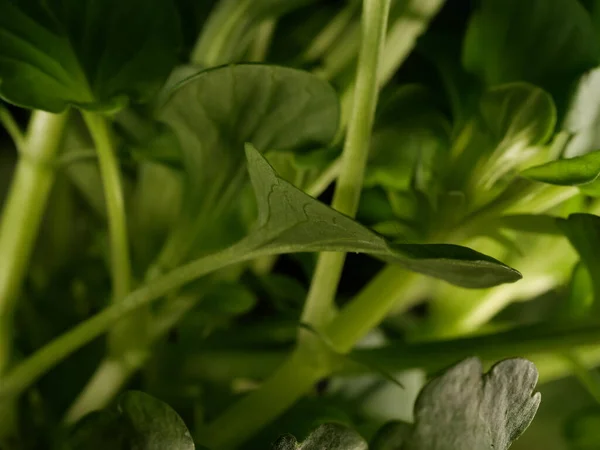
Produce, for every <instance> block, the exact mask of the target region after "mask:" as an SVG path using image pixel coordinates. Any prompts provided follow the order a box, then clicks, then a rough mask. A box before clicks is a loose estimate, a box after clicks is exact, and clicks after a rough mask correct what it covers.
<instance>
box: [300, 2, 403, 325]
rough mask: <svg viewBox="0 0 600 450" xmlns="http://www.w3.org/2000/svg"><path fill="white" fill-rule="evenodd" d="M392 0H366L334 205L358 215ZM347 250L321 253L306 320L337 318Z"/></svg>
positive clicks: (317, 322)
mask: <svg viewBox="0 0 600 450" xmlns="http://www.w3.org/2000/svg"><path fill="white" fill-rule="evenodd" d="M390 4H391V1H390V0H365V1H364V3H363V17H362V41H361V48H360V53H359V59H358V71H357V76H356V85H355V86H356V87H355V90H354V101H353V105H354V106H353V109H352V115H351V117H350V122H349V124H348V134H347V136H346V141H345V145H344V151H343V153H342V162H341V170H340V175H339V177H338V179H337V182H336V188H335V193H334V196H333V201H332V204H331V206H332V207H333V208H334V209H336V210H338V211H340V212H341V213H344V214H346V215H348V216H351V217H353V216H355V215H356V211H357V209H358V203H359V200H360V193H361V191H362V184H363V178H364V171H365V166H366V164H367V158H368V156H369V143H370V140H371V131H372V128H373V121H374V118H375V108H376V106H377V96H378V92H379V85H378V83H377V73H378V69H379V65H380V62H381V53H382V50H383V45H384V39H385V33H386V30H387V20H388V15H389V11H390ZM344 260H345V254H344V253H332V252H326V253H322V254H320V255H319V260H318V262H317V267H316V269H315V275H314V278H313V282H312V284H311V287H310V290H309V293H308V298H307V299H306V304H305V306H304V311H303V312H302V321H303V322H306V323H308V324H311V325H313V326H316V327H320V326H323V325H324V324H325V323H327V322H328V321H329V319H331V315H332V314H331V313H332V310H333V309H334V297H335V292H336V290H337V286H338V283H339V281H340V277H341V274H342V268H343V266H344Z"/></svg>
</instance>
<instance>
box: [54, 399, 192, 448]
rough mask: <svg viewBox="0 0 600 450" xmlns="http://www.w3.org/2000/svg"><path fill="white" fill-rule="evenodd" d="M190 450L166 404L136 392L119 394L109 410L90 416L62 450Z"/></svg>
mask: <svg viewBox="0 0 600 450" xmlns="http://www.w3.org/2000/svg"><path fill="white" fill-rule="evenodd" d="M107 448H110V449H114V450H130V449H133V448H139V449H144V450H162V449H169V450H194V448H195V447H194V441H193V439H192V437H191V435H190V432H189V431H188V429H187V427H186V426H185V423H184V422H183V420H182V419H181V417H179V415H177V413H176V412H175V411H174V410H173V409H172V408H171V407H170V406H169V405H167V404H166V403H164V402H162V401H160V400H158V399H156V398H154V397H152V396H150V395H148V394H144V393H143V392H138V391H128V392H126V393H124V394H123V395H121V397H120V398H119V401H118V402H117V405H116V407H115V408H113V409H109V410H106V411H101V412H96V413H92V414H91V415H90V416H88V417H86V418H84V419H83V420H82V421H81V422H80V423H79V424H78V425H77V426H76V429H75V431H74V432H73V434H72V435H71V437H70V439H69V441H68V443H67V445H66V446H65V450H79V449H81V450H94V449H98V450H100V449H107Z"/></svg>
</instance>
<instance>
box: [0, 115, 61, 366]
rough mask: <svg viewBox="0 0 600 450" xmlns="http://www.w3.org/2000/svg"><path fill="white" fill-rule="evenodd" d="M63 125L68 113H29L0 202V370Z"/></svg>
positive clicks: (6, 356)
mask: <svg viewBox="0 0 600 450" xmlns="http://www.w3.org/2000/svg"><path fill="white" fill-rule="evenodd" d="M66 123H67V113H63V114H50V113H47V112H42V111H36V112H34V113H33V114H32V117H31V122H30V124H29V129H28V130H27V135H26V137H25V139H24V142H23V144H22V145H23V148H22V149H21V156H20V158H19V162H18V164H17V168H16V170H15V172H14V175H13V180H12V184H11V187H10V191H9V193H8V196H7V199H6V203H5V204H4V209H3V212H2V218H1V223H0V374H2V373H3V372H4V371H5V370H6V366H7V365H8V363H9V360H10V354H11V348H12V328H13V314H14V309H15V306H16V301H17V297H18V296H19V291H20V289H21V286H22V284H23V280H24V278H25V276H26V272H27V267H28V264H29V258H30V256H31V253H32V251H33V247H34V245H35V241H36V238H37V235H38V232H39V227H40V224H41V221H42V218H43V215H44V210H45V209H46V204H47V200H48V195H49V193H50V190H51V188H52V185H53V183H54V177H55V171H54V168H53V166H54V159H55V156H56V153H57V152H58V149H59V147H60V144H61V142H62V136H63V132H64V129H65V126H66Z"/></svg>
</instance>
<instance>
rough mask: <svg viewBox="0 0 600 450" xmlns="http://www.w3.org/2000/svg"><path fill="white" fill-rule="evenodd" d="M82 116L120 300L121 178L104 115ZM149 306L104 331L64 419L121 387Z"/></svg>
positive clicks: (125, 287)
mask: <svg viewBox="0 0 600 450" xmlns="http://www.w3.org/2000/svg"><path fill="white" fill-rule="evenodd" d="M83 117H84V120H85V122H86V124H87V126H88V129H89V131H90V135H91V136H92V139H93V141H94V144H95V146H96V153H97V155H98V162H99V163H100V174H101V176H102V184H103V187H104V198H105V202H106V211H107V216H108V231H109V241H110V261H111V264H110V269H111V278H112V285H113V292H112V301H113V303H119V302H121V301H123V299H125V297H126V296H127V294H129V292H130V290H131V258H130V251H129V238H128V234H127V220H126V214H125V200H124V196H123V183H122V180H121V173H120V169H119V161H118V159H117V157H116V154H115V149H114V145H113V142H112V137H111V133H110V127H109V125H108V123H107V121H106V119H105V118H103V117H101V116H99V115H98V114H95V113H89V112H84V113H83ZM148 320H149V311H148V310H147V309H143V310H142V311H141V312H140V313H139V314H137V315H135V316H132V317H130V318H129V319H128V320H126V321H122V322H120V323H118V324H117V325H116V326H115V327H114V329H113V330H111V333H110V335H109V339H108V342H109V356H108V358H107V359H106V360H104V361H103V362H102V363H101V364H100V366H99V367H98V369H97V370H96V372H95V373H94V375H93V376H92V378H91V379H90V381H89V382H88V383H87V384H86V386H85V388H84V389H83V391H82V392H81V394H80V395H79V396H78V397H77V399H76V400H75V402H74V403H73V405H72V406H71V408H70V409H69V411H68V412H67V416H66V420H67V422H75V421H77V420H78V419H79V418H81V417H82V416H84V415H85V414H87V413H89V412H90V411H93V410H96V409H101V408H103V407H104V406H106V405H107V404H108V402H110V400H111V399H112V398H113V396H114V395H115V394H116V393H117V392H118V391H119V390H120V389H121V387H122V386H123V384H124V383H125V382H126V380H127V379H128V378H129V377H130V376H131V374H132V373H133V371H134V370H135V368H137V367H139V364H141V363H140V362H139V361H143V360H145V357H146V352H147V349H146V334H147V325H148Z"/></svg>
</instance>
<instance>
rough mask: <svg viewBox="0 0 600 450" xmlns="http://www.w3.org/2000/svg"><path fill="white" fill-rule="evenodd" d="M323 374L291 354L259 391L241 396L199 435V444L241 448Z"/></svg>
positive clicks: (221, 449) (219, 449)
mask: <svg viewBox="0 0 600 450" xmlns="http://www.w3.org/2000/svg"><path fill="white" fill-rule="evenodd" d="M327 372H328V371H327V369H325V370H324V369H323V368H320V367H316V366H312V365H309V364H306V357H305V355H304V354H302V353H300V352H294V353H293V354H292V356H291V357H290V358H289V359H287V360H286V361H284V362H283V364H282V365H281V366H280V367H279V368H278V370H277V371H276V372H275V373H274V374H273V375H272V376H271V377H270V378H268V379H267V380H266V381H265V382H264V383H263V384H262V386H261V387H260V388H259V389H257V390H255V391H252V392H251V393H250V394H248V395H247V396H245V397H244V398H243V399H242V400H240V401H239V402H238V403H236V404H235V405H234V406H233V407H232V408H230V409H228V410H227V411H226V412H225V413H224V414H222V415H221V416H219V417H218V418H217V419H216V420H215V421H214V422H212V423H211V424H210V426H209V427H208V428H206V429H205V430H204V431H203V433H202V436H203V438H204V442H203V444H205V445H206V446H207V447H209V448H211V449H214V450H229V449H232V448H235V447H236V446H238V445H239V444H242V443H243V442H244V441H245V440H246V439H247V438H248V437H249V436H250V435H252V434H253V433H254V432H256V430H258V429H260V428H262V427H263V426H265V425H266V424H268V423H269V422H270V421H271V420H272V418H273V417H277V416H279V415H280V414H281V413H283V412H284V411H285V410H286V409H287V408H288V407H289V405H291V404H293V403H294V402H295V401H296V400H297V399H298V398H299V397H300V396H302V395H304V394H305V393H306V392H308V391H309V390H310V389H311V388H312V387H313V386H314V385H315V383H317V382H318V381H319V380H320V379H321V378H322V377H324V376H326V375H327ZM249 412H251V413H249ZM240 418H243V419H244V420H240Z"/></svg>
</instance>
